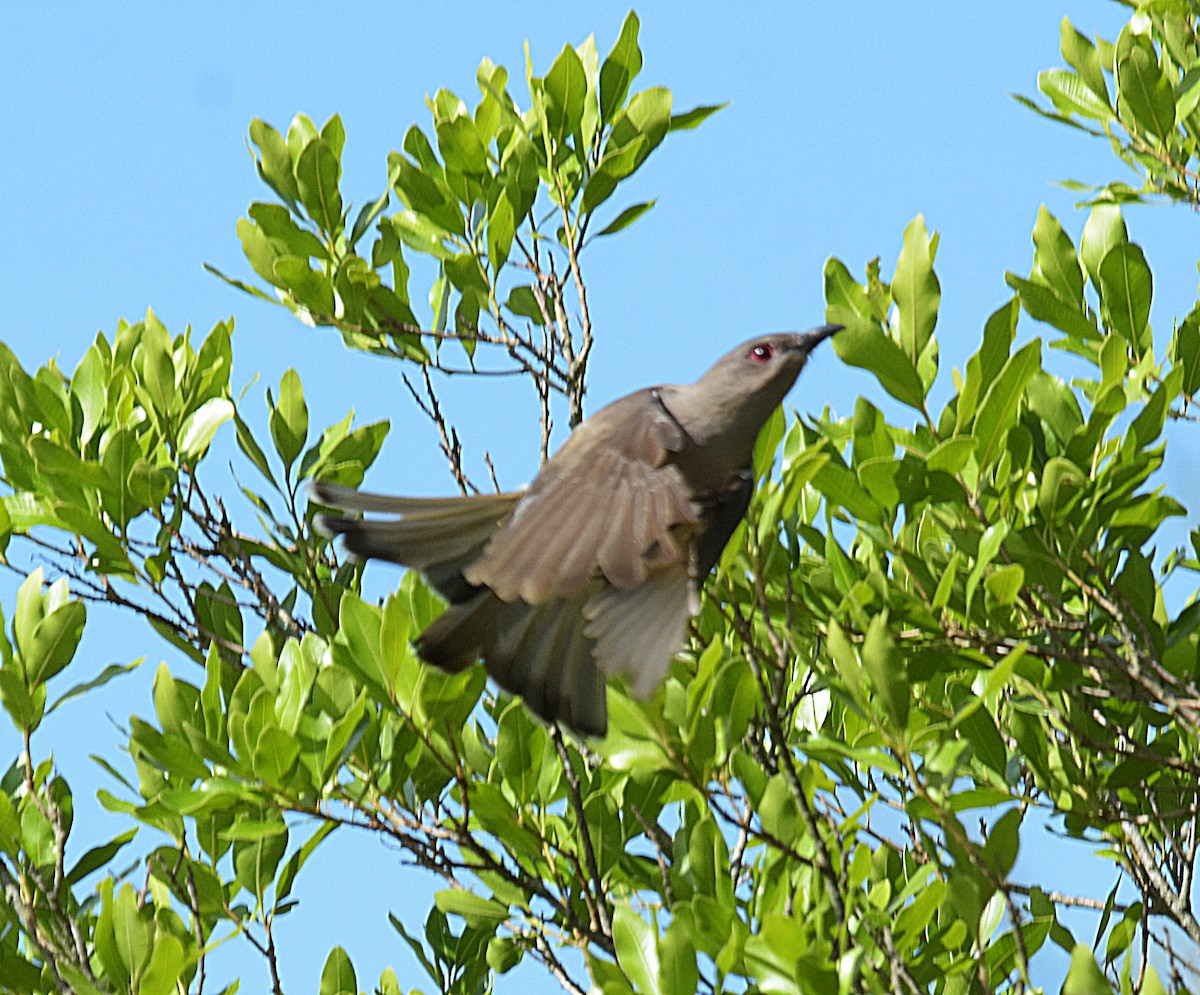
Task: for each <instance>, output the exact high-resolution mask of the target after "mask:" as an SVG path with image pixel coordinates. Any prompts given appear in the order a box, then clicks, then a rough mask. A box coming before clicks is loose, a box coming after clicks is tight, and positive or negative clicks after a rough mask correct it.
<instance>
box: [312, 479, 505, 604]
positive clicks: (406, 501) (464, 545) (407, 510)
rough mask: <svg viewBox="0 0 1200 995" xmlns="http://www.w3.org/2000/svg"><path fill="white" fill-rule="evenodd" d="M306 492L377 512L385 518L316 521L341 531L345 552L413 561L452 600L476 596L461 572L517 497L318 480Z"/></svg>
mask: <svg viewBox="0 0 1200 995" xmlns="http://www.w3.org/2000/svg"><path fill="white" fill-rule="evenodd" d="M310 493H311V496H312V498H313V500H315V501H316V502H317V503H319V504H323V505H327V506H329V507H331V508H342V509H344V510H347V511H364V512H381V513H384V514H390V515H397V516H399V517H395V518H387V519H365V518H343V517H339V516H336V515H318V516H317V518H316V521H315V524H316V527H317V528H318V529H319V530H320V531H322V532H324V533H325V534H326V535H339V536H341V537H342V543H343V545H344V546H345V549H346V551H347V552H349V553H350V554H351V555H352V556H357V557H359V558H360V559H380V560H390V561H392V562H393V563H400V564H402V565H404V566H406V567H414V568H416V569H417V570H420V571H421V572H422V573H423V574H425V577H426V579H427V580H428V581H429V583H430V584H431V585H432V586H433V587H434V589H435V590H437V591H438V592H439V593H440V594H441V595H442V596H443V597H445V598H446V599H447V600H449V601H451V602H455V603H457V602H462V601H466V600H468V599H471V598H473V597H474V596H475V594H476V591H477V588H475V587H472V586H471V585H469V584H468V583H467V582H466V581H464V580H463V578H462V571H463V569H464V567H465V566H466V565H467V564H468V563H470V562H471V561H472V560H474V559H476V558H478V556H479V555H480V553H482V551H483V549H484V547H485V546H486V545H487V544H488V542H490V541H491V539H492V537H493V536H494V535H495V533H496V528H497V526H498V525H499V524H500V522H502V521H503V520H504V518H505V517H506V516H507V515H508V514H509V513H510V512H511V511H512V509H513V507H514V506H515V505H516V503H517V501H518V500H519V499H520V497H521V494H520V492H513V493H509V494H487V495H478V496H473V497H457V498H407V497H389V496H387V495H384V494H370V493H367V492H364V491H356V490H353V489H351V488H349V487H339V486H338V485H336V484H330V483H326V482H318V483H315V484H313V485H312V487H311V488H310Z"/></svg>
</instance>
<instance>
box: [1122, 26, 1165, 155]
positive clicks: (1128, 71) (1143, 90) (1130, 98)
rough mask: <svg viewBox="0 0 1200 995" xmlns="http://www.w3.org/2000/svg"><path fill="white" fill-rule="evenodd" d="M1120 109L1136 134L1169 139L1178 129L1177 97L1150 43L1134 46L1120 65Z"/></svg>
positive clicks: (1124, 119) (1125, 121)
mask: <svg viewBox="0 0 1200 995" xmlns="http://www.w3.org/2000/svg"><path fill="white" fill-rule="evenodd" d="M1116 77H1117V109H1118V110H1119V111H1120V113H1121V120H1122V123H1124V124H1126V126H1128V125H1130V124H1132V125H1133V128H1132V129H1130V130H1132V131H1141V132H1147V133H1149V134H1150V135H1152V136H1153V137H1155V138H1158V139H1160V140H1161V139H1165V138H1167V136H1169V135H1171V134H1172V133H1173V132H1174V130H1175V94H1174V93H1173V92H1172V90H1171V84H1170V82H1168V80H1167V78H1166V77H1165V76H1163V73H1162V70H1161V69H1160V68H1159V65H1158V60H1157V59H1156V58H1155V56H1154V50H1153V48H1151V46H1150V44H1149V43H1148V42H1144V41H1139V43H1137V44H1134V45H1133V46H1132V48H1131V49H1130V50H1129V52H1128V54H1127V55H1126V56H1125V57H1124V58H1123V59H1121V60H1120V61H1119V62H1118V63H1117V73H1116Z"/></svg>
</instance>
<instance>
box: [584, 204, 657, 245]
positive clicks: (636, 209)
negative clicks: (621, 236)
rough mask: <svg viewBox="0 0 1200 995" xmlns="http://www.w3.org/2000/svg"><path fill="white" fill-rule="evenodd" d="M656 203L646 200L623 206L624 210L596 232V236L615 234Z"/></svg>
mask: <svg viewBox="0 0 1200 995" xmlns="http://www.w3.org/2000/svg"><path fill="white" fill-rule="evenodd" d="M657 203H658V201H657V200H647V201H643V202H642V203H641V204H633V205H631V206H629V207H627V208H625V210H623V211H622V212H621V213H620V214H618V215H617V216H616V217H615V218H613V220H612V221H610V222H609V223H608V224H607V225H605V226H604V228H602V229H601V230H600V231H599V232H597V233H596V238H601V237H603V236H604V235H615V234H616V233H617V232H619V231H624V230H625V229H626V228H628V227H629V226H630V225H631V224H633V223H634V222H635V221H637V219H638V218H640V217H641V216H642V215H643V214H645V213H646V212H647V211H649V210H650V208H652V207H653V206H654V205H655V204H657Z"/></svg>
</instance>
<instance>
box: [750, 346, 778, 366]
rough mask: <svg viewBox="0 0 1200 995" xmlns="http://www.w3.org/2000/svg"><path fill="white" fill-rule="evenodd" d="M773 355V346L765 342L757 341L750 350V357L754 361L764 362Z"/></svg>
mask: <svg viewBox="0 0 1200 995" xmlns="http://www.w3.org/2000/svg"><path fill="white" fill-rule="evenodd" d="M774 355H775V350H774V348H773V347H771V346H769V345H767V344H766V343H759V344H758V345H756V346H754V347H753V348H752V349H751V350H750V357H749V358H750V359H751V360H752V361H753V362H755V363H765V362H767V361H768V360H769V359H770V358H771V357H772V356H774Z"/></svg>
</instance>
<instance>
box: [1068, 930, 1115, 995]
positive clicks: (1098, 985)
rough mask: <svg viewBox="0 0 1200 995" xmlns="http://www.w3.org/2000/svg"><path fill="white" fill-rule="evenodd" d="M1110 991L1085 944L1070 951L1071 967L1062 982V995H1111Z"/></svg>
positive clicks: (1080, 944)
mask: <svg viewBox="0 0 1200 995" xmlns="http://www.w3.org/2000/svg"><path fill="white" fill-rule="evenodd" d="M1112 991H1113V990H1112V987H1111V986H1110V985H1109V983H1108V982H1107V981H1106V980H1105V979H1104V974H1103V973H1102V972H1101V970H1100V968H1099V967H1097V966H1096V959H1095V958H1094V957H1093V956H1092V951H1091V950H1090V949H1088V946H1087V944H1084V943H1079V944H1076V946H1075V949H1074V950H1073V951H1071V967H1070V969H1069V970H1068V971H1067V978H1066V980H1065V981H1064V982H1063V986H1062V995H1112Z"/></svg>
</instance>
